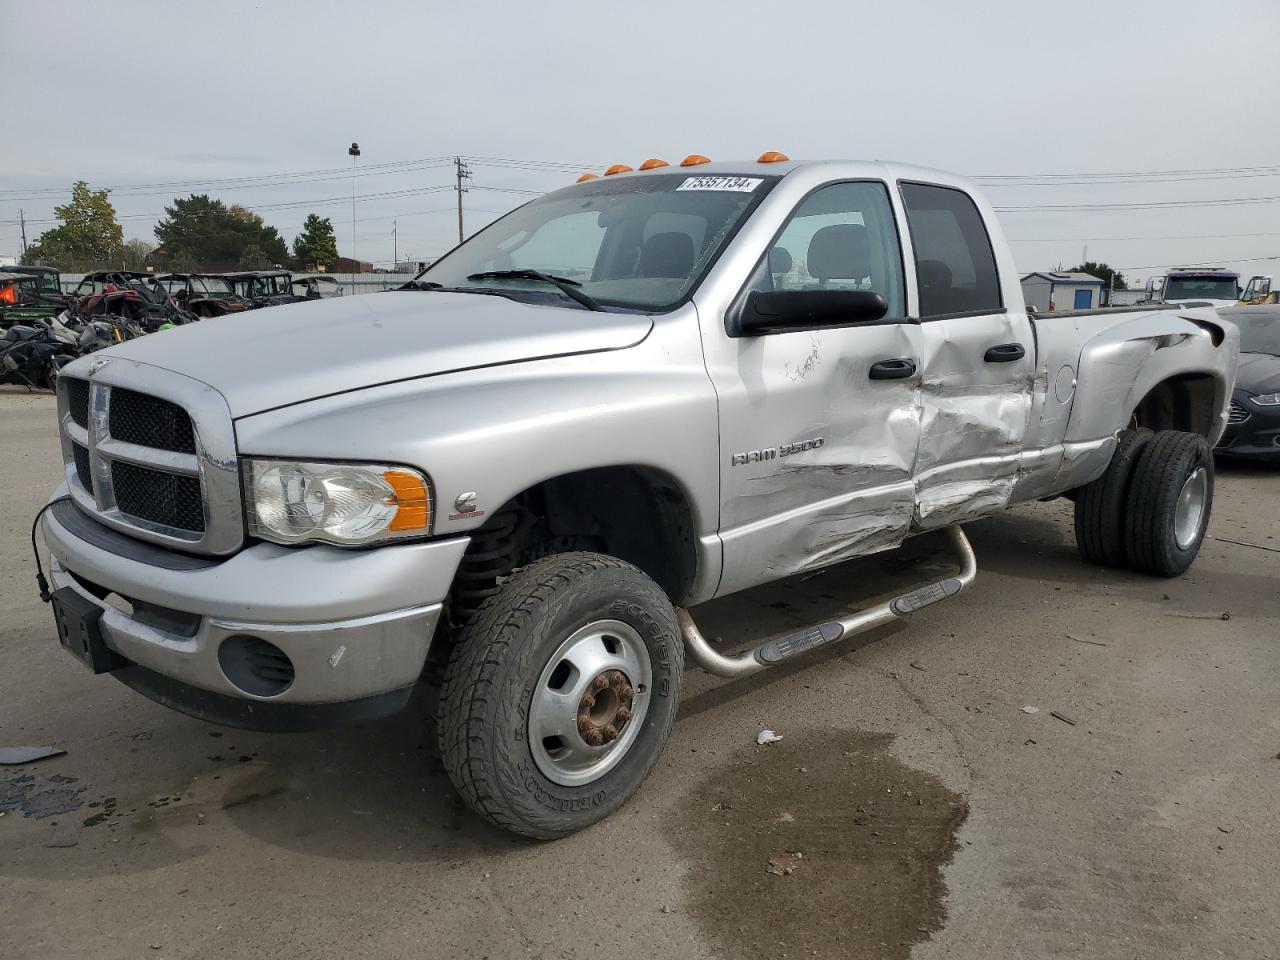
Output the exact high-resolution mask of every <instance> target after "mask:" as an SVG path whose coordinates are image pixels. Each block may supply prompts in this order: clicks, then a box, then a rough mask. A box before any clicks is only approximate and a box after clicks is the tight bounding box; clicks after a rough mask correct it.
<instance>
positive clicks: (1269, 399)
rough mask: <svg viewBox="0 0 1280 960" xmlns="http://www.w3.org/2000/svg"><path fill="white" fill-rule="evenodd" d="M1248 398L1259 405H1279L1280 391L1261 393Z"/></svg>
mask: <svg viewBox="0 0 1280 960" xmlns="http://www.w3.org/2000/svg"><path fill="white" fill-rule="evenodd" d="M1249 399H1250V400H1252V401H1253V402H1254V403H1256V404H1257V405H1258V406H1260V407H1274V406H1280V393H1263V394H1259V395H1258V396H1256V397H1250V398H1249Z"/></svg>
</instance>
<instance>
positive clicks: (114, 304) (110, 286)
mask: <svg viewBox="0 0 1280 960" xmlns="http://www.w3.org/2000/svg"><path fill="white" fill-rule="evenodd" d="M72 295H73V296H74V297H75V298H76V299H75V304H74V306H73V308H72V312H73V313H74V315H75V316H76V317H77V318H78V319H80V320H82V321H84V322H87V321H89V320H93V319H97V318H102V317H109V316H115V317H123V318H124V319H126V320H128V321H130V322H132V323H135V324H137V325H138V326H139V327H141V328H142V329H143V330H144V331H146V332H148V333H150V332H153V331H155V330H156V329H158V328H159V327H160V326H161V325H162V324H165V323H169V322H172V320H173V313H172V311H171V310H170V309H169V298H168V294H167V293H166V292H165V291H164V290H161V289H160V288H159V287H158V286H157V285H156V283H155V277H154V276H152V275H151V274H149V273H142V272H140V271H136V270H98V271H95V272H93V273H87V274H85V276H84V278H83V279H82V280H81V281H80V282H79V283H78V284H77V285H76V288H75V290H73V291H72Z"/></svg>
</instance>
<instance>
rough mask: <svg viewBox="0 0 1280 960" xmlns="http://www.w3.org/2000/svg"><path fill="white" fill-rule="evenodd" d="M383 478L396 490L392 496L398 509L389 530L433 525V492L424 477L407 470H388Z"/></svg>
mask: <svg viewBox="0 0 1280 960" xmlns="http://www.w3.org/2000/svg"><path fill="white" fill-rule="evenodd" d="M382 479H384V480H386V481H387V483H389V484H390V485H391V489H392V490H394V491H395V496H394V497H393V498H392V499H393V501H394V502H395V504H396V506H397V507H398V509H397V510H396V515H395V516H394V517H392V519H391V524H390V526H388V527H387V529H388V530H392V531H401V530H426V529H427V528H428V527H429V526H430V525H431V494H430V493H428V492H427V485H426V484H425V483H423V482H422V478H421V477H419V476H417V475H416V474H412V473H409V472H408V471H407V470H388V471H386V472H385V473H383V475H382Z"/></svg>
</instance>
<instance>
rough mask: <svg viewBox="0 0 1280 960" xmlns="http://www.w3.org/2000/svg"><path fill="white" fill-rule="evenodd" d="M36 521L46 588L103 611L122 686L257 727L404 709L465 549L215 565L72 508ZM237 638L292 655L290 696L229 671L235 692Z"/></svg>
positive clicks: (266, 548)
mask: <svg viewBox="0 0 1280 960" xmlns="http://www.w3.org/2000/svg"><path fill="white" fill-rule="evenodd" d="M63 493H65V487H64V488H61V489H60V490H59V491H57V492H55V495H54V497H55V498H56V497H58V496H60V495H62V494H63ZM42 524H43V530H44V536H45V542H46V543H47V544H48V547H49V552H50V554H51V562H50V582H51V584H52V586H53V587H54V588H55V589H58V588H62V587H70V588H71V589H73V590H75V591H76V593H77V594H79V595H80V596H81V597H83V598H85V599H87V600H90V601H91V602H93V603H94V604H95V605H97V606H98V607H99V608H100V609H101V610H102V616H101V620H100V628H101V632H102V637H103V640H104V641H105V643H106V645H107V646H108V647H109V648H110V649H112V650H114V651H115V652H116V653H118V654H119V655H120V656H121V657H123V658H124V660H125V661H127V664H126V665H125V666H124V667H123V668H122V669H120V670H117V671H113V672H114V673H115V674H116V675H117V677H118V678H119V679H120V680H121V681H122V682H124V683H126V684H128V685H129V686H131V687H133V688H134V689H137V690H139V691H140V692H142V693H144V694H146V695H147V696H149V697H151V698H152V699H154V700H157V701H159V702H161V703H164V704H166V705H168V706H171V707H174V708H175V709H178V710H182V711H184V712H186V713H191V714H193V715H196V716H200V717H203V718H205V719H210V720H214V721H218V722H223V723H229V724H232V725H235V726H250V727H255V728H258V729H306V728H314V727H316V726H332V725H336V724H340V723H342V722H345V721H350V720H361V719H368V718H369V717H371V716H376V715H380V714H385V713H390V712H394V711H395V710H397V709H399V708H400V707H402V706H403V705H404V703H405V702H406V701H407V700H408V698H409V694H410V692H411V690H412V687H413V684H414V683H415V681H416V680H417V679H418V676H419V675H420V673H421V672H422V667H423V663H424V662H425V660H426V655H427V648H428V647H429V646H430V643H431V638H432V635H433V633H434V631H435V627H436V623H437V621H438V619H439V617H440V611H441V603H442V601H443V599H444V597H445V596H446V595H447V593H448V591H449V586H450V584H451V583H452V581H453V575H454V572H455V570H456V569H457V566H458V563H459V561H460V560H461V559H462V554H463V552H464V551H465V550H466V547H467V543H468V539H467V538H466V537H459V538H455V539H450V540H441V541H431V542H425V543H413V544H403V545H393V546H386V547H379V548H376V549H371V550H358V551H357V550H342V549H339V548H336V547H329V546H324V545H317V546H314V547H308V548H305V549H290V548H287V547H280V546H276V545H274V544H266V543H261V544H255V545H253V546H250V547H248V548H246V549H244V550H241V551H240V552H239V553H237V554H235V555H234V556H231V557H228V558H225V559H222V558H216V559H215V558H202V557H192V556H190V555H186V554H177V553H174V552H173V551H169V550H166V549H164V548H161V547H153V546H151V545H149V544H144V543H141V542H140V541H137V540H134V539H132V538H129V537H127V536H125V535H123V534H120V533H117V532H115V531H113V530H110V529H108V528H106V527H104V526H103V525H101V524H99V523H97V522H96V521H94V520H92V519H90V518H88V517H86V516H85V515H84V514H83V513H81V512H80V511H79V510H78V509H77V508H76V507H75V506H74V505H73V504H71V503H62V504H58V505H56V506H55V507H54V508H53V509H50V510H48V511H46V512H45V514H44V517H43V520H42ZM112 595H114V596H112ZM120 600H123V601H124V602H120ZM245 636H249V637H256V638H259V639H260V640H263V641H266V642H267V643H269V644H272V645H274V646H275V647H276V648H278V649H279V650H280V651H283V653H284V655H285V656H287V657H288V660H289V662H290V663H291V665H292V669H293V676H292V679H291V680H290V681H289V682H288V685H287V686H286V687H284V688H283V689H281V690H279V691H278V692H273V693H271V694H270V695H262V694H259V693H254V692H251V691H249V690H246V689H244V687H243V686H242V685H241V684H244V679H243V676H242V675H240V674H238V673H237V671H236V670H235V669H230V672H231V674H232V675H233V676H236V677H237V678H238V679H239V681H240V683H237V682H233V680H232V679H231V678H230V677H229V676H228V670H227V669H224V667H226V666H227V665H228V663H229V661H228V660H227V659H226V657H225V656H223V657H220V656H219V653H220V650H221V648H222V646H223V644H224V642H225V641H227V640H228V639H229V638H232V637H245ZM247 685H249V686H253V684H252V683H250V684H247Z"/></svg>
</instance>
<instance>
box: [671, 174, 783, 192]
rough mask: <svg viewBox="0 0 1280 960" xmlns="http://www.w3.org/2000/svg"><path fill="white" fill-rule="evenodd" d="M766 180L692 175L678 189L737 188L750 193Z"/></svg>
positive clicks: (739, 190) (738, 190)
mask: <svg viewBox="0 0 1280 960" xmlns="http://www.w3.org/2000/svg"><path fill="white" fill-rule="evenodd" d="M762 183H764V180H763V179H761V178H760V177H690V178H689V179H688V180H686V181H685V182H684V183H682V184H680V186H678V187H676V189H677V190H736V191H737V192H738V193H750V192H751V191H752V190H754V189H755V188H756V187H758V186H760V184H762Z"/></svg>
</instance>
